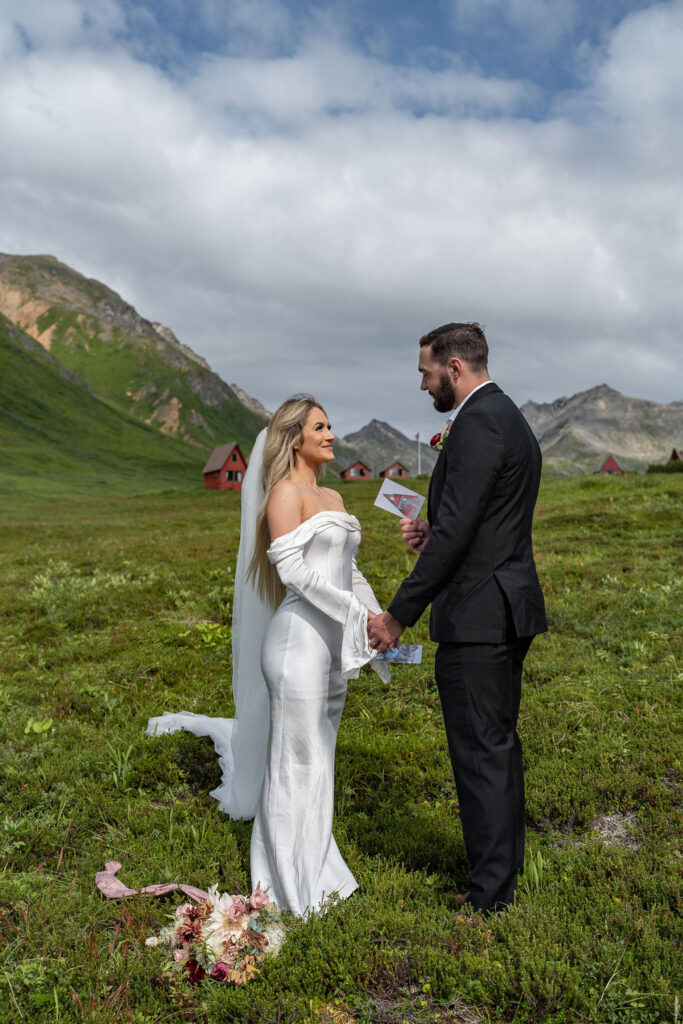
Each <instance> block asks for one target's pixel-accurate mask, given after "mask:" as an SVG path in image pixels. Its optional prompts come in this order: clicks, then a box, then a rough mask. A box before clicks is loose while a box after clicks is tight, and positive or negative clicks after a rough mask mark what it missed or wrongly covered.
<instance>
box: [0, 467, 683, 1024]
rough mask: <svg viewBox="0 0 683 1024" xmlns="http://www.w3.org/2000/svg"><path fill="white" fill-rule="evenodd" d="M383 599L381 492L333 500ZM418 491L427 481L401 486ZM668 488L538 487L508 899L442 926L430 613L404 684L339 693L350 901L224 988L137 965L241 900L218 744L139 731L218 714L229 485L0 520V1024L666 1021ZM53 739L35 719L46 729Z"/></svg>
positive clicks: (671, 480)
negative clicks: (118, 884) (521, 818)
mask: <svg viewBox="0 0 683 1024" xmlns="http://www.w3.org/2000/svg"><path fill="white" fill-rule="evenodd" d="M338 486H339V490H340V491H341V493H342V494H343V496H344V500H345V502H346V505H347V508H348V509H349V511H352V512H354V513H355V514H357V515H358V516H359V517H360V519H361V521H362V522H363V524H364V536H363V543H362V547H361V552H360V564H361V567H362V569H363V570H364V572H365V573H366V575H367V576H368V578H369V580H370V581H371V582H372V584H373V586H374V587H375V589H376V592H377V594H378V597H379V599H380V600H381V602H382V603H383V604H385V605H386V603H387V601H388V600H389V599H390V597H391V596H392V594H393V592H394V589H395V587H396V586H397V584H398V583H399V582H400V580H401V578H402V577H403V575H404V574H405V573H406V572H408V571H409V570H410V567H411V565H412V564H413V562H414V556H413V555H411V554H410V553H409V552H408V551H407V550H406V549H405V548H404V547H403V546H402V543H401V541H400V538H399V534H398V529H397V523H396V520H395V519H394V517H391V516H389V515H386V514H384V513H382V512H381V511H379V510H378V509H376V508H374V506H373V504H372V502H373V500H374V496H375V493H376V489H377V484H376V482H372V481H370V482H368V483H352V484H348V485H346V484H340V485H338ZM414 486H416V487H417V488H418V489H420V490H422V491H424V490H425V489H426V482H425V481H417V482H416V483H414ZM682 486H683V484H682V482H681V478H680V477H672V476H671V477H670V476H664V475H661V476H644V477H635V476H634V477H627V478H622V479H618V480H617V479H610V480H605V479H604V478H597V477H590V478H583V479H577V480H572V481H558V480H546V481H544V483H543V487H542V491H541V496H540V500H539V504H538V509H537V517H536V529H535V545H536V553H537V561H538V566H539V573H540V575H541V579H542V582H543V586H544V590H545V593H546V597H547V603H548V613H549V618H550V631H549V633H548V634H547V635H545V636H543V637H539V638H537V639H536V640H535V642H534V644H533V645H532V648H531V651H530V654H529V656H528V659H527V662H526V665H525V682H524V691H523V700H522V713H521V721H520V733H521V738H522V743H523V747H524V760H525V765H526V788H527V809H528V833H527V855H526V859H525V868H524V872H523V874H522V877H521V879H520V885H519V888H518V894H517V898H516V901H515V905H514V906H513V907H512V908H511V909H510V910H509V911H508V912H507V913H505V914H503V915H501V916H499V917H495V918H492V919H486V920H485V919H482V918H481V917H480V916H479V915H476V914H473V913H470V912H467V911H462V910H460V909H459V908H458V907H457V906H456V904H455V901H454V899H453V893H455V892H457V891H458V890H459V889H460V888H461V887H462V886H463V885H464V884H465V882H466V871H467V867H466V857H465V851H464V848H463V842H462V834H461V831H460V826H459V822H458V818H457V796H456V793H455V788H454V784H453V779H452V774H451V769H450V764H449V760H448V754H447V751H446V746H445V740H444V735H443V728H442V723H441V712H440V708H439V702H438V694H437V692H436V688H435V686H434V678H433V674H434V673H433V647H432V646H431V645H430V644H429V641H428V628H427V620H426V617H425V618H424V619H423V620H422V621H421V622H420V623H418V625H417V626H416V627H415V629H413V630H412V631H411V632H410V634H409V635H408V637H407V639H409V640H412V641H415V642H418V643H423V644H425V652H424V653H425V658H424V662H423V664H422V665H420V666H400V667H396V668H394V670H393V680H392V683H391V684H390V685H389V686H386V687H385V686H383V685H382V684H381V683H380V682H379V681H378V680H377V679H376V677H375V676H374V675H373V674H372V673H371V672H369V671H367V670H364V671H363V672H362V674H361V677H360V679H358V680H357V681H353V682H351V683H350V686H349V694H348V699H347V705H346V709H345V713H344V717H343V720H342V726H341V730H340V735H339V744H338V751H337V767H336V816H335V836H336V838H337V840H338V842H339V845H340V847H341V849H342V852H343V854H344V856H345V857H346V859H347V860H348V862H349V864H350V866H351V869H352V870H353V872H354V874H355V875H356V877H357V879H358V881H359V884H360V888H359V890H358V892H357V893H355V894H354V895H353V896H352V897H351V898H350V899H349V900H347V901H341V902H338V903H336V904H334V905H333V906H331V907H330V909H329V910H328V912H327V914H326V915H325V916H324V917H322V918H320V917H313V918H310V919H309V920H307V921H298V922H291V931H290V934H289V937H288V939H287V942H286V943H285V945H284V947H283V950H282V952H281V954H280V955H279V956H278V957H277V958H276V959H274V960H272V961H270V962H267V964H266V967H265V969H264V971H263V973H262V975H261V976H260V977H259V979H258V980H257V981H254V982H252V983H251V984H249V985H248V986H246V987H245V988H243V989H228V988H225V987H222V986H220V985H217V984H204V985H202V986H200V987H199V988H192V987H190V986H188V985H186V984H184V983H180V984H176V983H175V982H172V981H168V980H164V979H163V978H162V976H161V973H160V969H159V968H160V964H161V962H162V960H163V955H164V954H163V953H162V952H160V951H158V950H153V949H149V948H147V947H145V945H144V940H145V938H146V937H147V936H148V935H151V934H155V933H157V932H158V931H159V928H160V927H161V926H162V925H163V924H164V922H165V920H166V917H167V915H168V914H169V913H170V912H172V910H173V908H174V907H175V905H176V904H177V902H178V898H174V897H166V898H164V899H143V898H135V899H131V900H121V901H107V900H105V899H104V898H103V897H102V896H101V895H100V894H99V893H98V892H96V891H95V889H94V886H93V880H94V875H95V872H96V871H99V870H102V868H103V866H104V862H105V861H106V860H110V859H117V860H121V861H122V863H123V868H122V871H121V876H122V879H123V880H124V881H125V882H126V883H127V884H128V885H131V886H135V887H137V886H141V885H146V884H149V883H153V882H162V881H185V882H190V883H193V884H196V885H198V886H201V887H208V886H209V885H211V884H213V883H214V882H218V883H219V884H220V887H221V889H228V890H229V891H238V890H241V891H244V890H245V889H246V888H247V886H248V884H249V839H250V832H251V826H250V824H249V823H246V822H234V821H230V820H228V819H226V818H225V816H223V815H222V814H220V812H219V811H218V810H217V806H216V804H215V802H214V801H213V800H212V799H211V798H210V797H209V795H208V794H209V792H210V791H211V790H212V789H213V788H214V787H215V786H216V785H217V784H218V783H219V781H220V770H219V767H218V763H217V758H216V755H215V752H214V750H213V747H212V745H211V742H210V741H209V740H208V739H198V738H196V737H194V736H189V735H186V734H175V735H172V736H164V737H159V738H155V739H153V738H150V737H147V736H145V735H144V727H145V725H146V722H147V718H148V717H149V716H151V715H156V714H160V713H161V712H162V711H164V710H179V709H187V710H190V711H196V712H200V713H208V714H214V715H224V716H229V715H230V714H231V711H232V702H231V698H230V671H231V649H230V624H231V608H232V586H233V583H232V581H233V569H234V565H235V560H236V555H237V544H238V528H239V495H237V494H232V493H228V494H219V493H210V492H202V491H199V492H197V493H191V492H187V491H186V492H182V491H174V492H171V493H168V494H166V495H129V496H127V497H124V496H120V497H116V496H114V495H112V494H105V495H100V496H93V495H91V496H84V497H82V498H81V499H80V500H79V501H78V502H76V501H65V500H61V501H54V500H50V501H46V502H36V501H34V502H29V501H28V500H27V499H26V498H20V497H15V498H11V499H10V498H9V497H7V496H5V498H4V500H3V505H2V508H1V509H0V517H1V521H2V528H3V545H2V548H1V550H0V558H1V559H2V565H1V572H0V743H1V744H2V757H1V758H0V792H1V793H2V809H1V810H0V1007H1V1008H2V1011H1V1012H0V1020H2V1022H3V1024H4V1022H5V1021H7V1022H8V1024H20V1022H23V1021H27V1022H32V1024H33V1022H35V1024H48V1022H49V1024H52V1022H53V1021H56V1020H59V1021H64V1022H69V1024H71V1022H81V1021H93V1022H101V1024H119V1022H121V1024H123V1022H129V1021H130V1022H133V1024H151V1022H153V1021H162V1020H164V1019H166V1020H182V1019H187V1020H205V1021H207V1022H208V1024H218V1022H221V1024H223V1022H224V1021H234V1022H238V1021H239V1022H242V1021H244V1022H253V1024H256V1022H259V1024H262V1022H264V1021H265V1022H275V1021H278V1020H279V1021H281V1022H292V1024H294V1022H296V1024H301V1022H306V1021H311V1022H314V1021H315V1022H317V1021H321V1022H327V1024H350V1021H351V1020H357V1021H360V1022H370V1021H374V1022H378V1021H382V1022H392V1024H394V1022H400V1021H402V1020H406V1021H410V1022H413V1021H431V1022H433V1021H444V1022H445V1021H449V1022H452V1021H453V1020H454V1019H458V1020H459V1019H463V1020H467V1019H471V1018H473V1017H474V1015H475V1013H476V1015H478V1017H479V1019H481V1020H483V1021H510V1022H512V1021H513V1020H514V1021H515V1022H522V1021H528V1022H532V1021H533V1022H552V1024H564V1022H567V1024H569V1022H571V1024H576V1022H579V1021H596V1022H598V1024H600V1022H605V1024H652V1022H668V1021H673V1020H676V1019H678V1018H680V992H679V993H677V984H679V979H680V977H681V976H683V970H682V967H683V964H682V963H681V953H680V938H681V927H680V910H681V892H680V879H681V858H680V849H679V843H680V834H681V820H680V817H681V816H680V799H681V781H682V774H681V764H680V744H679V742H678V736H679V734H680V724H681V715H680V704H681V689H682V688H681V682H682V681H683V674H682V670H681V660H680V607H681V590H682V589H683V578H682V574H681V571H680V559H679V558H678V555H679V548H678V547H677V544H678V542H679V540H680V538H679V537H678V523H679V522H680V514H681V494H682V491H681V488H682ZM48 723H49V724H48Z"/></svg>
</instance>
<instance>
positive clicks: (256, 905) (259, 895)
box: [249, 889, 270, 910]
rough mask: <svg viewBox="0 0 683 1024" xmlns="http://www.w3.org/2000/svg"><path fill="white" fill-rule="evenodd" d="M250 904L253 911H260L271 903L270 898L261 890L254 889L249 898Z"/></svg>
mask: <svg viewBox="0 0 683 1024" xmlns="http://www.w3.org/2000/svg"><path fill="white" fill-rule="evenodd" d="M249 903H250V904H251V909H252V910H260V909H261V907H265V905H266V903H270V897H269V896H266V894H265V893H264V892H261V890H260V889H254V891H253V892H252V894H251V896H250V897H249Z"/></svg>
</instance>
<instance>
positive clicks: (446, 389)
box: [432, 371, 457, 412]
mask: <svg viewBox="0 0 683 1024" xmlns="http://www.w3.org/2000/svg"><path fill="white" fill-rule="evenodd" d="M432 398H433V399H434V408H435V409H436V411H437V412H450V411H451V410H452V409H455V406H456V404H457V400H456V397H455V388H454V387H453V382H452V381H451V378H450V377H449V376H448V374H447V373H446V372H445V371H444V373H443V375H442V377H441V381H440V383H439V389H438V391H434V392H433V393H432Z"/></svg>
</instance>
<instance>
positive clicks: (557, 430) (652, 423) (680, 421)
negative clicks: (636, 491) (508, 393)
mask: <svg viewBox="0 0 683 1024" xmlns="http://www.w3.org/2000/svg"><path fill="white" fill-rule="evenodd" d="M521 411H522V413H523V414H524V416H525V417H526V420H527V422H528V423H529V426H530V427H531V429H532V430H533V432H534V434H535V435H536V437H537V439H538V442H539V444H540V446H541V451H542V452H543V465H544V467H545V469H546V471H549V472H551V473H558V474H561V475H563V476H574V475H577V474H580V473H585V472H594V471H597V470H599V469H600V467H601V465H602V463H603V462H604V460H605V458H606V457H607V456H608V455H614V456H616V458H617V459H618V461H619V462H620V463H621V464H622V465H623V466H624V468H625V469H631V470H636V471H641V472H642V471H643V470H644V469H645V468H646V467H647V466H648V464H649V463H658V462H664V461H666V459H668V457H669V455H670V453H671V449H672V448H673V447H679V446H680V445H681V444H682V443H683V401H677V402H671V403H670V404H668V405H662V404H659V403H658V402H651V401H648V400H646V399H642V398H629V397H627V396H626V395H622V394H621V393H620V392H619V391H615V390H614V388H611V387H609V386H608V385H607V384H599V385H597V387H594V388H589V389H588V391H581V392H579V393H578V394H576V395H572V396H571V397H569V398H558V399H556V401H554V402H547V403H537V402H526V403H525V404H524V405H523V406H522V407H521Z"/></svg>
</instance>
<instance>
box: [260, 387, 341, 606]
mask: <svg viewBox="0 0 683 1024" xmlns="http://www.w3.org/2000/svg"><path fill="white" fill-rule="evenodd" d="M311 409H320V410H321V412H323V413H324V415H325V416H327V413H326V412H325V410H324V409H323V407H322V405H321V404H320V402H317V401H316V400H315V398H313V396H312V395H293V396H292V398H288V399H287V400H286V401H285V402H283V403H282V405H281V406H280V408H279V409H277V411H276V412H275V413H274V415H273V418H272V420H271V421H270V423H269V425H268V430H267V432H266V442H265V445H264V448H263V462H262V464H261V483H262V484H263V490H264V493H265V499H264V502H263V504H262V505H261V508H260V509H259V512H258V516H257V517H256V540H255V544H254V554H253V556H252V559H251V562H250V563H249V570H248V577H251V578H252V579H253V580H254V581H255V583H256V588H257V590H258V593H259V597H260V598H261V600H262V601H266V602H267V603H268V604H269V605H270V606H271V607H272V608H277V606H278V605H279V604H280V602H281V601H282V598H283V597H284V596H285V588H284V587H283V585H282V583H281V582H280V577H279V576H278V574H277V569H275V567H274V566H272V565H271V564H270V562H269V561H268V555H267V554H266V552H267V551H268V548H269V547H270V534H269V532H268V517H267V508H268V498H269V497H270V492H271V491H272V489H273V487H274V486H275V484H277V483H279V482H280V480H285V479H287V477H289V476H291V475H292V472H293V470H294V467H295V466H296V452H295V450H294V447H295V445H298V444H300V442H301V438H302V436H303V431H304V425H305V423H306V420H307V419H308V414H309V413H310V411H311ZM321 472H322V467H321V466H319V467H318V468H317V469H316V477H317V478H318V479H319V478H320V474H321Z"/></svg>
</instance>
